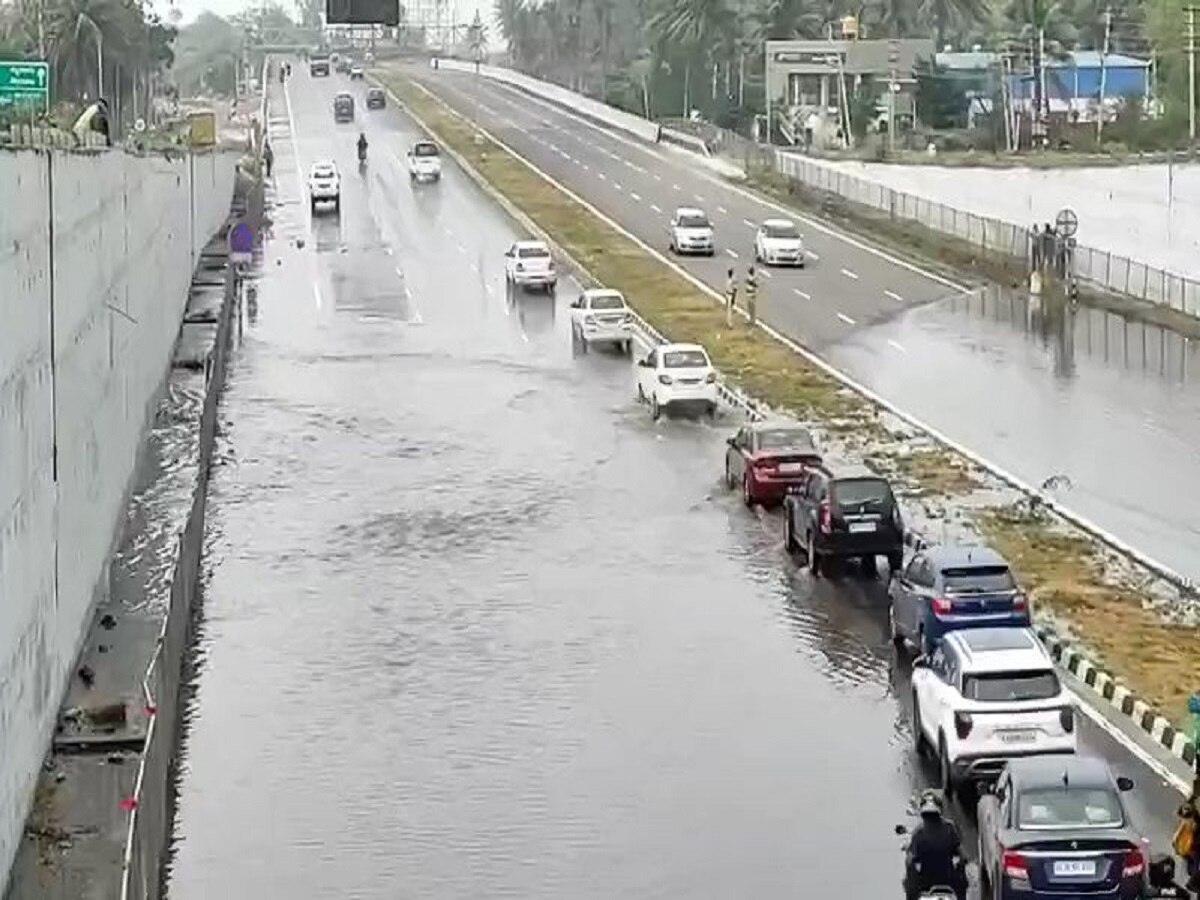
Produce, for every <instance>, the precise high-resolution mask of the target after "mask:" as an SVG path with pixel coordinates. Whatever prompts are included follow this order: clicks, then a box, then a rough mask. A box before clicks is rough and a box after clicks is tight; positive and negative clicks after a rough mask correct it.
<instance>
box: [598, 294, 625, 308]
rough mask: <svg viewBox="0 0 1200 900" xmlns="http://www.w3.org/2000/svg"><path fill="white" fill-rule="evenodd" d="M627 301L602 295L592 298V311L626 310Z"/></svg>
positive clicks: (611, 295)
mask: <svg viewBox="0 0 1200 900" xmlns="http://www.w3.org/2000/svg"><path fill="white" fill-rule="evenodd" d="M624 308H625V301H624V300H622V299H621V298H620V297H617V296H615V295H613V294H601V295H600V296H599V297H593V298H592V309H624Z"/></svg>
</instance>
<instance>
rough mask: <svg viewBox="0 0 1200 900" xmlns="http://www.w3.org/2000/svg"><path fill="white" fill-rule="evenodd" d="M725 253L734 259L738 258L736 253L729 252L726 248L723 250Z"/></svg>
mask: <svg viewBox="0 0 1200 900" xmlns="http://www.w3.org/2000/svg"><path fill="white" fill-rule="evenodd" d="M725 252H726V253H728V254H729V255H730V256H732V257H733V258H734V259H737V258H738V255H737V252H736V251H734V250H730V249H729V248H728V247H726V248H725Z"/></svg>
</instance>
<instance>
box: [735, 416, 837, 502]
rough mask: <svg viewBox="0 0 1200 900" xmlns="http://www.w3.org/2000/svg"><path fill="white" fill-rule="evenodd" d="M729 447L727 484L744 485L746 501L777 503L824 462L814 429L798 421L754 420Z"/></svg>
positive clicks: (742, 429) (743, 498) (741, 430)
mask: <svg viewBox="0 0 1200 900" xmlns="http://www.w3.org/2000/svg"><path fill="white" fill-rule="evenodd" d="M726 443H727V444H728V446H727V447H726V449H725V486H726V487H727V488H729V489H730V490H733V489H734V488H735V487H738V486H741V489H742V500H743V501H745V503H746V505H747V506H750V505H752V504H754V503H761V504H763V505H764V506H765V505H773V504H777V503H781V502H783V498H784V497H785V496H786V495H787V489H788V488H789V487H791V486H793V485H799V484H802V483H803V482H804V480H805V479H806V478H807V477H808V473H809V470H810V469H812V468H814V467H816V466H820V465H821V454H820V453H819V452H818V450H817V445H816V442H815V441H814V440H813V435H812V432H811V431H809V430H808V429H807V428H805V427H804V426H803V425H797V424H796V423H794V422H779V421H774V422H752V423H751V424H749V425H743V426H742V427H741V428H740V429H738V433H737V434H735V435H734V436H733V437H731V438H730V439H729V440H728V441H727V442H726Z"/></svg>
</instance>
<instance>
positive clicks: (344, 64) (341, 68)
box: [334, 56, 350, 75]
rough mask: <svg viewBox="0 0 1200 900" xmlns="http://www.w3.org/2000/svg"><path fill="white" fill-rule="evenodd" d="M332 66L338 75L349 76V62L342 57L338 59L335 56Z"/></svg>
mask: <svg viewBox="0 0 1200 900" xmlns="http://www.w3.org/2000/svg"><path fill="white" fill-rule="evenodd" d="M334 65H335V66H336V67H337V71H338V72H339V73H341V74H342V75H347V74H349V72H350V60H348V59H347V58H346V57H344V56H343V57H340V58H338V57H336V56H335V57H334Z"/></svg>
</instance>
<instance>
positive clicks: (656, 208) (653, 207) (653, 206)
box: [650, 203, 662, 213]
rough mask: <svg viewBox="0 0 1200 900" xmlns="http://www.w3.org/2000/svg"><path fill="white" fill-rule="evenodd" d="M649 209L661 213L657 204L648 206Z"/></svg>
mask: <svg viewBox="0 0 1200 900" xmlns="http://www.w3.org/2000/svg"><path fill="white" fill-rule="evenodd" d="M650 208H651V209H652V210H654V211H655V212H656V213H660V212H662V210H661V209H659V207H658V204H657V203H651V204H650Z"/></svg>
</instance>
